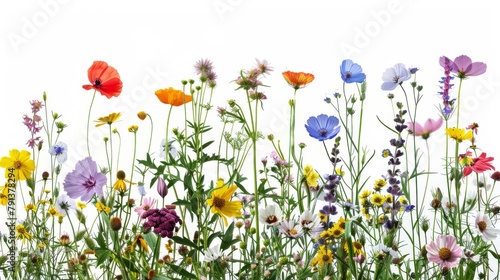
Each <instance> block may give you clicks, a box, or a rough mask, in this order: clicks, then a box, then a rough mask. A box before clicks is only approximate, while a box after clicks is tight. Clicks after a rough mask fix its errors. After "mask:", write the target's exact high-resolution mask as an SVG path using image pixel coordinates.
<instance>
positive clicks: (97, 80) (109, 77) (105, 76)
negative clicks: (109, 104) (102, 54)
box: [83, 61, 123, 98]
mask: <svg viewBox="0 0 500 280" xmlns="http://www.w3.org/2000/svg"><path fill="white" fill-rule="evenodd" d="M88 76H89V81H90V83H91V85H83V88H84V89H86V90H90V89H95V90H97V91H98V92H100V93H101V94H102V95H104V96H106V97H107V98H111V97H116V96H118V95H120V93H121V92H122V86H123V84H122V81H121V80H120V74H118V71H116V69H115V68H113V67H111V66H109V65H108V64H107V63H106V62H104V61H94V63H93V64H92V66H90V68H89V70H88Z"/></svg>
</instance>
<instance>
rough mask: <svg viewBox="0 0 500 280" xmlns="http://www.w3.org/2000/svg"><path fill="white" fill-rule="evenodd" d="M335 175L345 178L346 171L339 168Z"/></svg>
mask: <svg viewBox="0 0 500 280" xmlns="http://www.w3.org/2000/svg"><path fill="white" fill-rule="evenodd" d="M335 174H337V175H339V176H340V177H344V175H345V171H344V170H342V168H337V169H335Z"/></svg>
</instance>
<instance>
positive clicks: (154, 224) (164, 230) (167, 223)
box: [141, 208, 182, 238]
mask: <svg viewBox="0 0 500 280" xmlns="http://www.w3.org/2000/svg"><path fill="white" fill-rule="evenodd" d="M141 218H142V219H147V221H146V222H144V224H143V227H144V232H146V233H147V232H149V231H150V230H151V229H153V232H154V233H155V234H159V235H160V236H161V237H162V238H165V237H167V236H168V237H169V238H172V236H174V231H176V230H177V229H178V227H177V224H180V225H182V220H181V218H179V216H178V215H177V212H175V210H173V209H167V208H162V209H157V208H153V209H149V210H148V211H146V212H144V213H143V214H142V215H141Z"/></svg>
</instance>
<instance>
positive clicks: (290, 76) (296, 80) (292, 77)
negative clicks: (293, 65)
mask: <svg viewBox="0 0 500 280" xmlns="http://www.w3.org/2000/svg"><path fill="white" fill-rule="evenodd" d="M283 78H285V80H286V82H287V83H288V84H289V85H291V86H292V87H293V88H294V89H299V88H303V87H305V86H306V85H307V84H309V83H310V82H312V81H313V80H314V75H313V74H309V73H304V72H292V71H286V72H283Z"/></svg>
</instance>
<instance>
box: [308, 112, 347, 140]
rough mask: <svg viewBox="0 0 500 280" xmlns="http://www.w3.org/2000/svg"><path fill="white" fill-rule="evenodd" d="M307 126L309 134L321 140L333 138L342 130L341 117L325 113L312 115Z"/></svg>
mask: <svg viewBox="0 0 500 280" xmlns="http://www.w3.org/2000/svg"><path fill="white" fill-rule="evenodd" d="M305 126H306V130H307V132H308V133H309V135H310V136H311V137H313V138H316V139H318V140H319V141H325V140H328V139H332V138H333V137H335V136H337V134H338V133H339V132H340V123H339V119H338V118H337V117H335V116H327V115H325V114H321V115H319V116H317V117H310V118H309V119H308V120H307V124H306V125H305Z"/></svg>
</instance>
